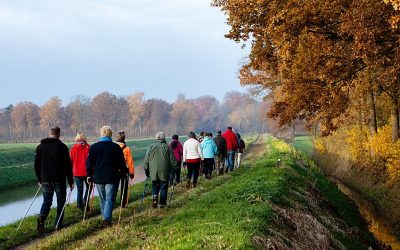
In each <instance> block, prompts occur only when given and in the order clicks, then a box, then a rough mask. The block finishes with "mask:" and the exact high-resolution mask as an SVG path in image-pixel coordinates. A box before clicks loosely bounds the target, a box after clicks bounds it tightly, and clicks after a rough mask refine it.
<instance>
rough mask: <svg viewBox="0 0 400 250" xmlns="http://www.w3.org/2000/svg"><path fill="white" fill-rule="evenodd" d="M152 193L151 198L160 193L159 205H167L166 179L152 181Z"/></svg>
mask: <svg viewBox="0 0 400 250" xmlns="http://www.w3.org/2000/svg"><path fill="white" fill-rule="evenodd" d="M152 194H153V198H154V197H158V194H160V205H164V206H165V205H167V194H168V181H153V185H152Z"/></svg>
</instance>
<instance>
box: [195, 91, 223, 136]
mask: <svg viewBox="0 0 400 250" xmlns="http://www.w3.org/2000/svg"><path fill="white" fill-rule="evenodd" d="M191 103H193V105H194V111H195V115H194V116H193V119H194V120H196V122H195V126H194V128H195V129H197V130H205V131H216V129H217V124H218V122H219V118H220V116H219V109H220V104H219V102H218V100H217V99H215V97H213V96H201V97H198V98H195V99H193V100H191ZM191 108H192V107H191ZM197 117H198V119H196V118H197ZM196 125H197V126H196Z"/></svg>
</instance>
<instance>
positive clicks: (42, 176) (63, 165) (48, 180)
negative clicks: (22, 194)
mask: <svg viewBox="0 0 400 250" xmlns="http://www.w3.org/2000/svg"><path fill="white" fill-rule="evenodd" d="M60 132H61V130H60V128H59V127H57V126H55V127H52V128H51V129H50V133H49V137H48V138H45V139H43V140H41V141H40V144H39V146H38V147H37V148H36V153H35V162H34V168H35V174H36V177H37V181H38V183H39V185H42V187H43V203H42V207H41V209H40V214H39V215H38V218H37V230H38V231H39V232H43V230H44V222H45V220H46V218H47V216H48V215H49V212H50V207H51V204H52V202H53V195H54V192H55V193H56V196H57V215H56V220H55V225H56V230H59V229H60V228H61V227H62V221H63V216H64V213H62V214H61V212H62V210H63V207H64V204H65V199H66V193H67V191H66V190H67V186H66V180H67V181H68V184H69V186H70V188H71V191H72V189H74V179H73V178H72V164H71V159H70V158H69V151H68V147H67V146H66V145H65V144H64V143H62V142H61V140H60V135H61V133H60ZM58 221H59V223H58V225H57V222H58Z"/></svg>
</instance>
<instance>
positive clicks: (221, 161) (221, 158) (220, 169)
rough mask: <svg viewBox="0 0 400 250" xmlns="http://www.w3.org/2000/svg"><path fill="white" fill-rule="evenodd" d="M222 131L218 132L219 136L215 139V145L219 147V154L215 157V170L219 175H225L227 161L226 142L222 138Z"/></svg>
mask: <svg viewBox="0 0 400 250" xmlns="http://www.w3.org/2000/svg"><path fill="white" fill-rule="evenodd" d="M221 134H222V132H221V130H218V131H217V136H216V137H214V141H215V144H216V145H217V154H216V155H215V168H216V170H217V175H222V174H224V168H225V159H226V140H225V138H224V137H222V136H221Z"/></svg>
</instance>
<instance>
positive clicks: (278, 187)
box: [0, 137, 375, 249]
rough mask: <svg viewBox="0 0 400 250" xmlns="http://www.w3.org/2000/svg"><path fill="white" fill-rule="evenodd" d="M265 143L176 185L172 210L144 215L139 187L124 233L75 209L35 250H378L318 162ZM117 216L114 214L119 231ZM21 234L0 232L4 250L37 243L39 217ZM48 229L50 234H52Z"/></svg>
mask: <svg viewBox="0 0 400 250" xmlns="http://www.w3.org/2000/svg"><path fill="white" fill-rule="evenodd" d="M267 143H268V144H267V147H265V149H264V151H265V150H266V151H265V152H266V153H264V154H261V155H260V156H257V157H252V158H250V159H247V160H245V161H244V162H243V165H242V166H243V167H241V168H239V169H238V170H236V171H234V172H232V173H231V174H225V175H223V176H220V177H215V178H213V179H212V180H211V181H204V179H203V180H201V182H200V183H199V186H198V187H196V188H195V189H190V190H187V189H186V188H185V187H184V185H178V186H177V188H176V189H175V198H174V201H173V203H171V204H169V208H167V209H162V210H161V209H151V208H150V203H151V201H150V199H146V200H145V210H144V211H138V210H137V208H138V207H139V201H137V200H136V199H137V197H138V196H139V194H140V190H142V188H143V183H141V184H138V185H136V186H135V187H134V190H135V191H134V193H136V194H135V200H136V201H133V202H132V203H131V204H130V205H129V207H128V208H127V209H123V210H122V216H121V218H122V219H121V222H120V225H114V226H113V227H111V228H106V229H101V228H100V226H99V225H100V217H99V216H96V214H97V213H98V210H96V212H95V214H94V216H92V217H91V218H90V219H89V220H88V221H87V222H86V223H85V224H81V223H80V222H79V218H80V216H81V215H80V214H79V212H77V210H76V208H74V207H71V208H68V209H67V215H66V216H65V217H66V225H67V227H66V228H65V229H63V230H62V231H61V232H58V233H52V234H51V235H49V236H47V237H45V238H44V239H41V240H40V241H38V242H35V243H34V244H33V245H31V246H29V247H30V248H32V249H38V248H39V249H58V248H61V247H63V248H67V249H96V248H102V249H103V248H107V249H127V248H129V249H265V248H267V246H268V244H272V243H273V244H275V246H278V247H277V249H281V248H296V247H295V246H297V247H300V248H302V247H301V246H303V247H306V246H307V247H309V248H310V249H326V248H333V249H336V248H337V249H367V248H368V246H371V247H373V248H375V241H374V238H373V236H372V235H371V234H370V233H369V232H368V229H367V226H366V224H365V223H364V222H363V220H362V219H361V217H360V215H359V214H358V211H357V208H356V207H355V206H354V204H353V203H352V202H351V201H350V200H349V199H348V198H347V197H346V196H345V195H344V194H342V193H341V192H340V191H339V190H338V189H337V187H336V186H335V185H334V184H332V183H330V182H329V181H328V180H327V179H326V178H325V177H324V176H323V175H322V174H321V173H320V171H319V169H318V168H317V167H316V166H315V164H313V162H312V161H310V160H309V159H308V158H307V157H306V156H305V155H304V154H302V153H301V152H298V151H296V150H294V149H293V148H292V147H290V146H289V145H287V144H285V143H284V142H282V141H279V140H276V139H274V138H272V137H268V138H267ZM255 148H256V149H257V147H254V148H253V149H255ZM253 149H252V148H250V149H248V150H250V151H251V150H253ZM258 149H259V147H258ZM250 153H251V152H250ZM278 158H279V159H281V162H280V164H277V159H278ZM132 200H133V199H132ZM96 206H98V205H97V204H96ZM118 213H119V209H115V211H114V215H113V217H114V222H115V224H117V222H116V221H117V218H118ZM52 216H54V211H52ZM16 226H17V224H16V223H15V224H12V225H8V226H6V227H3V228H0V244H1V247H2V248H10V247H13V246H16V245H18V244H20V243H23V242H26V241H29V239H33V238H35V237H37V236H38V235H37V233H36V232H35V230H32V229H33V228H34V227H35V221H34V217H30V218H28V221H27V223H26V224H25V225H24V226H23V228H22V232H21V233H18V234H17V233H15V228H16ZM46 228H47V232H48V233H49V232H50V230H51V226H50V225H47V226H46ZM353 232H357V233H356V234H354V233H353ZM316 235H319V237H316ZM279 244H280V245H279ZM301 244H303V245H301ZM326 244H327V245H326Z"/></svg>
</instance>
